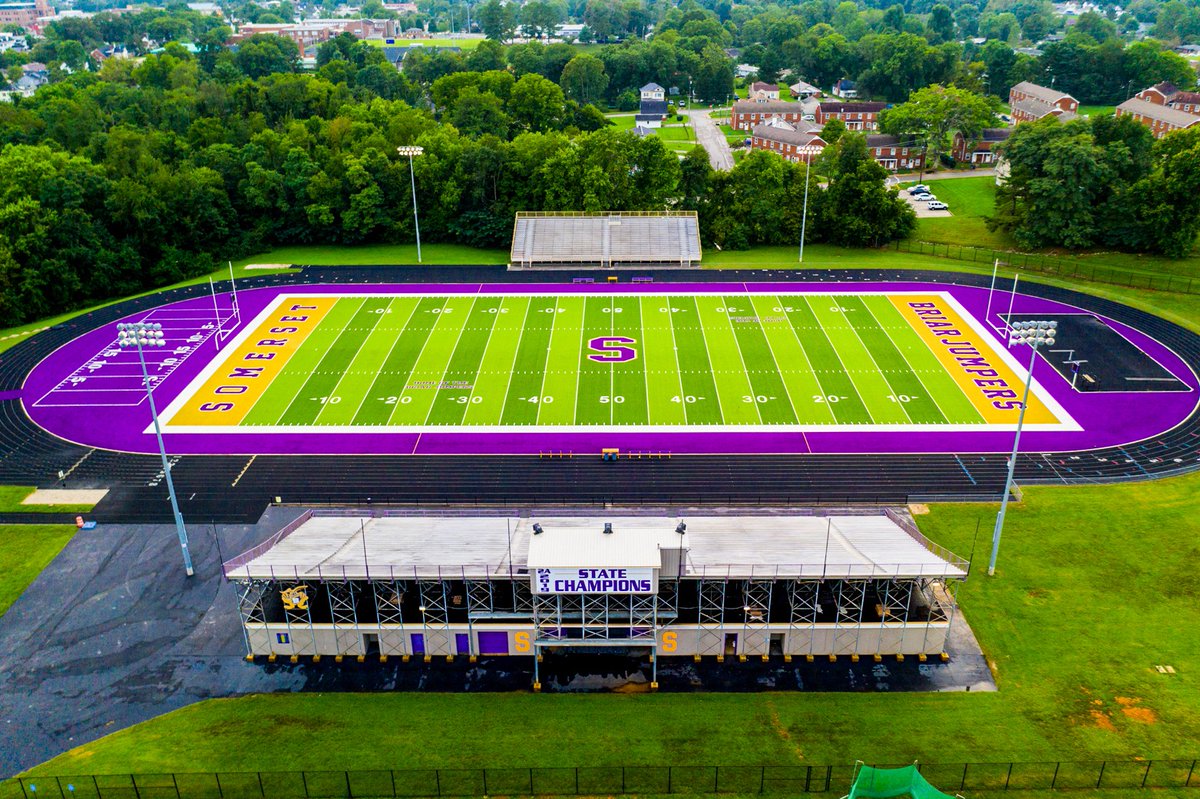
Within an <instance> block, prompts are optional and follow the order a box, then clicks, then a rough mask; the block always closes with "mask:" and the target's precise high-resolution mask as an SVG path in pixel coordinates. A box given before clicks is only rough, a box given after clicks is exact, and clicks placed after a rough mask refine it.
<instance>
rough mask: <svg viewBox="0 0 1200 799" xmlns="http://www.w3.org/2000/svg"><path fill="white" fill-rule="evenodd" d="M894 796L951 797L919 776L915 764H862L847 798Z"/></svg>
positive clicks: (889, 798) (944, 798) (917, 797)
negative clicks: (891, 765) (877, 765)
mask: <svg viewBox="0 0 1200 799" xmlns="http://www.w3.org/2000/svg"><path fill="white" fill-rule="evenodd" d="M894 796H911V797H913V799H953V796H952V795H951V794H946V793H942V792H941V791H939V790H938V789H937V788H934V787H933V786H932V785H930V784H929V781H928V780H926V779H925V778H924V777H923V776H921V772H919V771H917V767H916V766H904V767H903V768H872V767H871V766H863V767H862V768H860V769H859V770H858V776H857V777H855V778H854V784H853V785H851V786H850V795H849V798H848V799H858V797H863V799H891V798H892V797H894Z"/></svg>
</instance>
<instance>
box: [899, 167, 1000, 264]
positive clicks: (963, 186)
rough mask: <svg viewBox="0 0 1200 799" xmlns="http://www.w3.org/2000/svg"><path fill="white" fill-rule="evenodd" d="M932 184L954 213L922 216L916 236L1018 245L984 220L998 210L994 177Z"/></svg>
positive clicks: (996, 245) (979, 244)
mask: <svg viewBox="0 0 1200 799" xmlns="http://www.w3.org/2000/svg"><path fill="white" fill-rule="evenodd" d="M914 182H915V181H914ZM903 185H904V186H911V185H913V184H912V183H905V184H903ZM928 186H929V188H930V190H931V191H932V192H933V193H934V194H935V195H937V198H938V199H939V200H941V201H942V202H944V203H946V205H949V206H950V213H951V214H953V216H950V217H941V218H931V219H918V220H917V232H916V233H915V234H914V236H913V238H917V239H920V240H922V241H936V242H941V243H946V244H962V243H965V242H969V243H971V244H973V245H975V246H977V247H994V248H996V249H1005V248H1011V247H1015V246H1016V245H1015V243H1014V242H1013V240H1012V238H1011V237H1010V236H1009V235H1008V234H1007V233H1004V232H1003V231H996V232H992V231H990V230H988V229H987V224H986V223H985V221H984V217H985V216H991V215H992V214H993V213H995V210H996V179H995V178H994V177H978V178H953V179H947V180H931V181H929V183H928Z"/></svg>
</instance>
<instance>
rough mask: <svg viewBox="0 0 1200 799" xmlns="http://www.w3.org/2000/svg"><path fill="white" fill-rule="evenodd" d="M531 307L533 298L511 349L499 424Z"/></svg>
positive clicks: (506, 408) (506, 402) (502, 417)
mask: <svg viewBox="0 0 1200 799" xmlns="http://www.w3.org/2000/svg"><path fill="white" fill-rule="evenodd" d="M527 299H528V298H527ZM532 309H533V300H532V299H530V301H529V304H527V305H526V306H525V318H524V319H523V320H522V321H521V329H520V331H519V332H518V333H517V346H516V348H515V349H514V350H513V359H512V363H511V364H510V365H509V367H508V380H506V381H504V398H503V399H502V400H501V401H500V417H499V418H498V419H496V424H501V423H502V422H503V421H504V412H505V411H506V410H508V392H509V389H511V388H512V379H513V375H514V374H515V373H516V371H517V358H518V357H519V356H520V355H521V341H522V340H523V339H524V338H525V328H526V326H527V325H526V322H528V321H529V312H530V311H531V310H532ZM539 410H540V409H539Z"/></svg>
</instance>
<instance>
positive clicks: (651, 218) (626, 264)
mask: <svg viewBox="0 0 1200 799" xmlns="http://www.w3.org/2000/svg"><path fill="white" fill-rule="evenodd" d="M700 255H701V250H700V224H699V220H698V219H697V216H696V213H695V212H694V211H687V212H677V213H673V212H662V213H658V212H655V213H650V212H641V211H630V212H610V213H599V214H585V213H568V212H562V213H548V212H526V211H522V212H519V213H518V214H517V216H516V220H515V222H514V224H513V240H512V251H511V255H510V260H509V268H510V269H556V268H558V269H561V268H574V269H578V268H580V267H594V268H596V269H634V268H644V267H671V268H682V269H688V268H693V269H699V268H700Z"/></svg>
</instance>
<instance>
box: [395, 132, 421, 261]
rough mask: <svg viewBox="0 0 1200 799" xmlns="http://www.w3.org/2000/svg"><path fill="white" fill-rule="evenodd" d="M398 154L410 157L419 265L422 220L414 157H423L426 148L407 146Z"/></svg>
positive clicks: (397, 149) (401, 148) (409, 166)
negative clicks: (418, 214) (420, 217)
mask: <svg viewBox="0 0 1200 799" xmlns="http://www.w3.org/2000/svg"><path fill="white" fill-rule="evenodd" d="M396 152H398V153H400V155H407V156H408V178H409V180H410V181H412V196H413V227H414V228H415V229H416V231H417V263H421V220H420V219H418V218H417V176H416V173H415V172H413V156H416V155H421V154H422V153H424V152H425V148H424V147H417V146H416V145H405V146H403V147H397V148H396Z"/></svg>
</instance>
